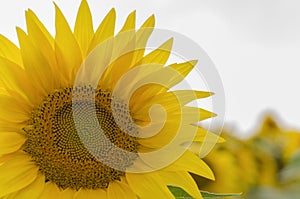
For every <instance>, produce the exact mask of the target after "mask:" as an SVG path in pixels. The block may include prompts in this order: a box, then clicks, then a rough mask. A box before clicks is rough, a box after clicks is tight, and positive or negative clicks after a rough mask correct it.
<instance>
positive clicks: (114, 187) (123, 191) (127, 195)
mask: <svg viewBox="0 0 300 199" xmlns="http://www.w3.org/2000/svg"><path fill="white" fill-rule="evenodd" d="M107 197H108V198H109V199H119V198H124V199H135V198H137V197H136V195H135V193H134V192H133V191H132V189H131V188H130V187H129V186H128V185H127V184H125V183H122V182H119V181H114V182H110V183H109V185H108V189H107Z"/></svg>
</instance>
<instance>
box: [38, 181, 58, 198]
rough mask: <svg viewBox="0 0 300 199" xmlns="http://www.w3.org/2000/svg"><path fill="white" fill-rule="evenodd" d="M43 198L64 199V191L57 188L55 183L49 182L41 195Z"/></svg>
mask: <svg viewBox="0 0 300 199" xmlns="http://www.w3.org/2000/svg"><path fill="white" fill-rule="evenodd" d="M41 198H43V199H54V198H57V199H59V198H63V197H62V191H61V190H60V189H59V188H58V187H57V186H56V184H55V183H52V182H47V183H46V184H45V185H44V191H43V192H42V193H41Z"/></svg>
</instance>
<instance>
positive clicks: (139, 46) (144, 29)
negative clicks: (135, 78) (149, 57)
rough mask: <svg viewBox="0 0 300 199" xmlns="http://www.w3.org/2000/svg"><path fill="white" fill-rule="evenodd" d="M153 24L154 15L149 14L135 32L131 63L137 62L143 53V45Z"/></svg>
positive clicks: (144, 45) (151, 30)
mask: <svg viewBox="0 0 300 199" xmlns="http://www.w3.org/2000/svg"><path fill="white" fill-rule="evenodd" d="M154 25H155V17H154V15H151V16H150V17H149V18H148V19H147V20H146V21H145V22H144V24H143V25H142V26H141V28H140V29H139V30H138V31H137V33H136V35H137V36H136V50H135V53H134V57H133V64H135V65H136V63H137V62H139V61H140V60H141V59H142V57H143V56H144V53H145V47H146V44H147V41H148V39H149V37H150V35H151V33H152V32H153V27H154Z"/></svg>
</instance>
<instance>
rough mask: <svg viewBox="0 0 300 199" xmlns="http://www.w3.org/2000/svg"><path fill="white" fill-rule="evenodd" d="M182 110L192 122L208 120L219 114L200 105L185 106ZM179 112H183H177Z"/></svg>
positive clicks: (185, 117)
mask: <svg viewBox="0 0 300 199" xmlns="http://www.w3.org/2000/svg"><path fill="white" fill-rule="evenodd" d="M182 112H183V113H184V114H185V115H184V119H186V120H187V121H190V123H191V124H192V123H194V122H198V121H202V120H206V119H208V118H211V117H215V116H217V114H215V113H213V112H210V111H207V110H205V109H202V108H198V107H191V106H185V107H183V108H182ZM177 114H181V113H180V112H177Z"/></svg>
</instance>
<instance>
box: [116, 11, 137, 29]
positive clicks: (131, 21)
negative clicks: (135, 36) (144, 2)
mask: <svg viewBox="0 0 300 199" xmlns="http://www.w3.org/2000/svg"><path fill="white" fill-rule="evenodd" d="M135 18H136V11H133V12H131V13H130V14H129V15H128V17H127V19H126V21H125V23H124V26H123V28H122V29H121V30H120V32H126V31H128V30H133V29H135Z"/></svg>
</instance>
